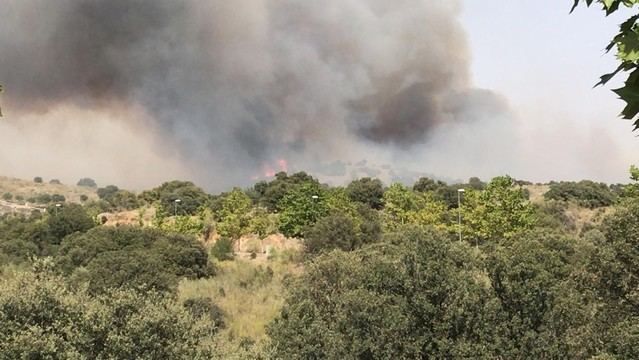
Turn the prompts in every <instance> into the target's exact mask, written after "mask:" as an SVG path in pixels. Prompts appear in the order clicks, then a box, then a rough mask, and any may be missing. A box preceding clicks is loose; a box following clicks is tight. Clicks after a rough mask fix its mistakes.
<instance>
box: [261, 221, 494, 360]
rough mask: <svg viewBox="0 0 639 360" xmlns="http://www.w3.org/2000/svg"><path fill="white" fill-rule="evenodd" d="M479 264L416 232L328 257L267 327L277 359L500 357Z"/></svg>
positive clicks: (433, 237) (310, 267)
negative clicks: (477, 275) (493, 341)
mask: <svg viewBox="0 0 639 360" xmlns="http://www.w3.org/2000/svg"><path fill="white" fill-rule="evenodd" d="M476 263H477V260H476V259H473V258H472V257H471V256H470V255H469V254H467V253H465V252H463V251H460V249H457V248H456V246H453V244H451V243H449V242H448V241H447V240H446V239H444V238H442V237H439V236H437V235H433V234H430V235H428V234H423V233H414V234H407V236H406V237H404V238H401V239H396V244H395V245H390V244H387V245H380V246H375V247H369V248H364V249H362V250H359V251H356V252H351V253H343V252H332V253H328V254H326V255H322V256H320V257H319V258H317V259H316V260H315V261H313V262H312V263H310V264H308V265H307V269H306V273H305V274H304V275H303V276H302V277H301V278H300V279H299V280H296V281H295V282H294V284H293V286H292V288H291V292H290V295H289V296H288V298H287V300H286V303H285V305H284V309H283V310H282V313H281V315H280V317H278V318H277V319H276V320H275V321H274V322H273V324H272V325H271V326H270V328H269V334H270V336H271V338H272V340H273V345H274V352H275V356H276V357H282V358H288V359H308V358H329V359H338V358H347V359H358V358H360V359H419V358H423V359H425V358H464V357H467V358H470V357H472V358H482V357H484V358H488V357H496V356H495V355H497V353H496V351H495V349H494V347H493V346H492V345H491V344H490V339H491V337H492V336H493V331H494V329H493V327H491V326H490V325H491V323H493V322H494V320H493V318H494V317H496V316H497V314H498V310H499V309H498V303H497V302H496V301H495V298H494V297H493V296H491V292H490V289H488V288H486V287H485V286H484V285H482V283H481V282H479V281H477V279H476V278H475V277H474V275H473V274H474V273H475V272H476V271H479V267H478V266H477V265H476Z"/></svg>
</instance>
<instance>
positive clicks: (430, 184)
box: [413, 177, 448, 192]
mask: <svg viewBox="0 0 639 360" xmlns="http://www.w3.org/2000/svg"><path fill="white" fill-rule="evenodd" d="M446 186H448V185H446V183H445V182H443V181H440V180H433V179H431V178H427V177H421V178H419V180H417V182H416V183H415V184H414V185H413V190H414V191H418V192H429V191H430V192H435V191H437V189H439V188H442V187H446Z"/></svg>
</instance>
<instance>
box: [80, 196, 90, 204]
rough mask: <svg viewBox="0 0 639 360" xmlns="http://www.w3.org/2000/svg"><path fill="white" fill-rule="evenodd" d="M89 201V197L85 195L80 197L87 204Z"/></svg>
mask: <svg viewBox="0 0 639 360" xmlns="http://www.w3.org/2000/svg"><path fill="white" fill-rule="evenodd" d="M87 200H89V197H88V196H86V195H85V194H82V195H80V201H82V202H85V201H87Z"/></svg>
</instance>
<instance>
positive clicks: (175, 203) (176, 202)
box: [173, 199, 182, 217]
mask: <svg viewBox="0 0 639 360" xmlns="http://www.w3.org/2000/svg"><path fill="white" fill-rule="evenodd" d="M181 202H182V200H180V199H175V201H173V216H174V217H177V206H178V204H179V203H181Z"/></svg>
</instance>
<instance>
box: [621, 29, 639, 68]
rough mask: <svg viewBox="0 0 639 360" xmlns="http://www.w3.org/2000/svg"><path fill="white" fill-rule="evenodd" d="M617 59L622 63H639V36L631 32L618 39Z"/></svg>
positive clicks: (634, 31) (635, 32)
mask: <svg viewBox="0 0 639 360" xmlns="http://www.w3.org/2000/svg"><path fill="white" fill-rule="evenodd" d="M617 58H619V60H621V61H629V62H635V61H639V34H638V33H637V31H636V30H633V31H629V32H626V33H624V34H623V36H621V37H619V38H618V39H617Z"/></svg>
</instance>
